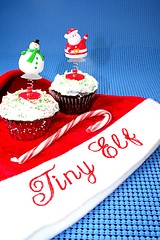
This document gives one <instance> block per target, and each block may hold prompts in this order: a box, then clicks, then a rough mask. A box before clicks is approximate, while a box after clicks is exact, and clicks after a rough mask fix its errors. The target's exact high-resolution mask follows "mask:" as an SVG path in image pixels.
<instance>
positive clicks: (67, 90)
mask: <svg viewBox="0 0 160 240" xmlns="http://www.w3.org/2000/svg"><path fill="white" fill-rule="evenodd" d="M78 73H82V72H81V71H78ZM66 74H68V72H67V71H66V72H65V73H64V74H63V75H59V74H57V75H56V76H55V79H54V81H53V82H52V84H51V86H50V90H55V91H57V92H59V93H61V94H62V95H70V96H75V95H77V94H85V93H87V94H88V93H92V92H94V91H95V90H97V88H98V82H97V80H96V79H95V78H94V77H92V76H91V75H89V74H88V73H82V74H83V75H84V76H85V77H84V79H82V80H79V81H78V80H70V79H67V78H66Z"/></svg>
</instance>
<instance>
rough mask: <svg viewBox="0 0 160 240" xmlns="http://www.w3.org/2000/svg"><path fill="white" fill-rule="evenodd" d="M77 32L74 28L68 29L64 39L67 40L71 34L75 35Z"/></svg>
mask: <svg viewBox="0 0 160 240" xmlns="http://www.w3.org/2000/svg"><path fill="white" fill-rule="evenodd" d="M77 32H78V30H77V29H75V28H70V29H68V31H67V32H66V34H65V35H64V37H65V38H66V39H67V38H69V36H70V35H71V34H73V33H75V34H76V33H77Z"/></svg>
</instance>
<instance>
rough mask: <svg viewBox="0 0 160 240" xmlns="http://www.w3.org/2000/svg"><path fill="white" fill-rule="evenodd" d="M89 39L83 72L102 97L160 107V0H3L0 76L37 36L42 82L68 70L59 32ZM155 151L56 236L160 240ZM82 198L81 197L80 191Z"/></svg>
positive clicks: (158, 156)
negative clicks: (138, 100)
mask: <svg viewBox="0 0 160 240" xmlns="http://www.w3.org/2000/svg"><path fill="white" fill-rule="evenodd" d="M70 27H75V28H77V29H78V30H79V33H80V35H81V36H82V37H83V35H84V34H85V33H88V34H89V38H88V40H87V48H88V56H87V58H86V62H85V63H81V64H80V66H79V67H80V69H81V70H83V71H87V72H88V73H90V74H92V75H94V76H95V78H96V79H97V80H98V81H99V90H98V92H99V93H105V94H111V95H133V96H142V97H147V98H152V99H154V100H156V101H158V102H160V0H97V1H96V0H88V1H86V0H81V1H76V0H70V1H65V0H57V1H55V0H45V1H38V0H32V1H31V0H28V1H19V0H17V1H14V0H10V1H4V0H3V1H1V2H0V74H3V73H4V72H6V71H8V70H11V69H17V68H18V59H19V56H20V53H21V51H22V50H26V49H27V48H28V45H29V43H30V41H31V40H33V39H34V38H38V39H40V43H41V53H43V54H44V55H45V68H44V71H43V72H42V74H41V75H42V76H43V77H44V78H47V79H50V80H51V81H52V80H53V78H54V76H55V74H57V73H63V72H64V71H65V70H66V69H68V70H70V69H71V67H72V65H70V64H69V63H68V62H67V59H66V58H65V56H64V47H65V44H66V39H64V37H63V36H64V34H65V33H66V31H67V30H68V29H69V28H70ZM159 184H160V148H159V149H157V150H156V152H155V153H154V154H153V155H152V156H151V157H150V158H149V159H148V160H147V161H146V162H145V163H144V164H143V165H142V166H141V167H140V168H139V169H138V170H137V171H136V172H135V173H134V174H132V175H131V176H130V177H129V178H128V179H127V180H126V181H125V182H124V183H123V184H122V185H121V186H120V187H119V188H118V189H117V190H116V191H115V192H114V193H112V194H111V196H109V197H108V198H106V199H105V200H104V201H103V202H102V203H101V204H100V205H99V206H97V207H96V208H95V209H94V210H93V211H91V212H90V213H89V214H87V215H86V216H85V217H84V218H83V219H81V220H80V221H79V222H78V223H76V224H74V225H73V226H72V227H71V228H69V229H67V230H66V231H64V232H63V233H61V234H60V235H58V236H57V237H55V240H60V239H75V240H81V239H91V240H92V239H97V240H101V239H105V240H153V239H160V200H159V199H160V185H159ZM82 194H83V193H82Z"/></svg>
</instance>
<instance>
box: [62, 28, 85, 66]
mask: <svg viewBox="0 0 160 240" xmlns="http://www.w3.org/2000/svg"><path fill="white" fill-rule="evenodd" d="M64 37H65V38H66V39H67V40H68V42H67V43H66V47H65V56H66V57H67V58H69V61H70V62H81V61H84V57H86V56H87V47H86V40H87V38H88V34H85V35H84V37H83V38H82V39H81V36H80V35H79V33H78V30H77V29H75V28H70V29H69V30H68V31H67V32H66V34H65V35H64Z"/></svg>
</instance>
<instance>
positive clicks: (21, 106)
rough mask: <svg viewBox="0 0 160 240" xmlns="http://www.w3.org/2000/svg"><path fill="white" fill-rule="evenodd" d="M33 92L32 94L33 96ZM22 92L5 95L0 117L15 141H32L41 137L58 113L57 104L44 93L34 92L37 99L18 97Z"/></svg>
mask: <svg viewBox="0 0 160 240" xmlns="http://www.w3.org/2000/svg"><path fill="white" fill-rule="evenodd" d="M34 91H35V90H33V94H34ZM22 93H24V90H18V91H16V92H14V93H7V95H6V96H3V98H2V103H1V104H0V116H1V118H3V119H4V121H5V122H6V124H7V126H8V129H9V132H10V134H11V136H12V137H13V138H14V139H16V140H23V141H28V140H34V139H37V138H39V137H42V136H43V135H44V134H45V133H46V132H47V130H48V129H49V127H50V124H51V122H52V119H53V117H54V115H55V114H56V113H57V112H58V111H59V106H58V103H57V102H56V101H55V100H54V98H53V97H52V96H51V95H50V94H47V93H46V92H45V91H41V90H36V93H39V95H40V97H39V98H38V99H25V98H23V97H20V96H21V94H22Z"/></svg>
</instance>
